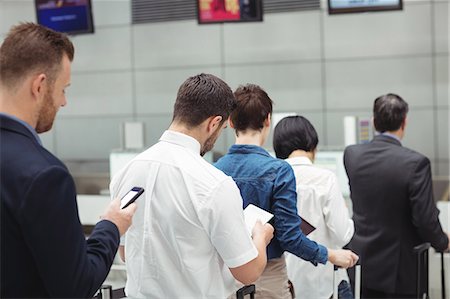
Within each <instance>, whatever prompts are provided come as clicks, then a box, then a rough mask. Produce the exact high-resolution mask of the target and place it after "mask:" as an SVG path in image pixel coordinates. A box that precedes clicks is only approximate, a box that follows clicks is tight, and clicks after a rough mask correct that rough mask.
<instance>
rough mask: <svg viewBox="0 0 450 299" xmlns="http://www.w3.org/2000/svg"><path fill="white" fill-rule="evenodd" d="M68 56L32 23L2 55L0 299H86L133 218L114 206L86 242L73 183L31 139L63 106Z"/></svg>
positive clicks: (65, 44) (55, 37)
mask: <svg viewBox="0 0 450 299" xmlns="http://www.w3.org/2000/svg"><path fill="white" fill-rule="evenodd" d="M73 55H74V49H73V45H72V43H71V42H70V40H69V39H68V38H67V37H66V36H65V35H64V34H61V33H58V32H55V31H53V30H50V29H47V28H45V27H42V26H39V25H36V24H32V23H26V24H21V25H18V26H15V27H13V28H12V29H11V31H10V32H9V34H8V36H7V37H6V39H5V40H4V42H3V44H2V45H1V47H0V199H1V207H0V210H1V225H0V227H1V242H0V243H1V260H0V263H1V264H0V265H1V275H0V276H1V283H0V296H1V297H2V298H43V297H58V298H62V297H76V298H81V297H92V296H93V295H94V293H95V292H96V290H97V289H98V288H99V287H100V286H101V284H102V283H103V281H104V280H105V278H106V276H107V274H108V272H109V269H110V267H111V265H112V262H113V259H114V256H115V254H116V251H117V248H118V246H119V238H120V235H122V234H124V233H125V231H126V230H127V229H128V227H129V226H130V224H131V218H132V216H133V214H134V211H135V210H136V204H132V205H130V206H129V208H127V209H123V210H121V209H120V208H119V205H120V201H119V200H118V199H116V200H114V201H112V203H111V204H110V206H109V207H108V209H107V210H106V212H105V214H104V215H103V216H102V220H101V221H100V222H99V223H98V224H97V225H96V226H95V228H94V230H93V232H92V235H91V236H90V238H89V239H88V240H87V241H86V239H85V236H84V234H83V230H82V227H81V224H80V219H79V217H78V209H77V202H76V191H75V184H74V181H73V179H72V177H71V176H70V174H69V171H68V170H67V168H66V167H65V166H64V164H63V163H62V162H61V161H60V160H58V158H56V157H55V156H53V155H52V154H51V153H50V152H49V151H47V150H46V149H45V148H44V147H43V146H42V144H41V141H40V139H39V136H38V135H37V134H38V133H43V132H46V131H48V130H50V129H51V127H52V124H53V121H54V119H55V115H56V113H57V111H58V109H59V107H61V106H65V105H66V98H65V89H66V87H67V86H68V85H69V84H70V65H71V61H72V59H73Z"/></svg>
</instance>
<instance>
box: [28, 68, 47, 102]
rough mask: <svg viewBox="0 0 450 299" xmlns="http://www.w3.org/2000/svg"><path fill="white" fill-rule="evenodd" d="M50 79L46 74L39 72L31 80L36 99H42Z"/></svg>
mask: <svg viewBox="0 0 450 299" xmlns="http://www.w3.org/2000/svg"><path fill="white" fill-rule="evenodd" d="M47 83H48V80H47V76H46V75H45V74H39V75H37V76H36V77H34V79H33V80H32V81H31V94H32V95H33V97H34V98H35V99H41V98H42V97H43V95H44V94H45V91H46V88H47V87H48V86H47Z"/></svg>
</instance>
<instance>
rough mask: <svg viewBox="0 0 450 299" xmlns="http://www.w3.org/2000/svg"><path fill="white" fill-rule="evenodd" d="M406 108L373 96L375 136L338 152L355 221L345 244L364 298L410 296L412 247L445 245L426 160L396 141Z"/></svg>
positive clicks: (397, 100) (398, 99)
mask: <svg viewBox="0 0 450 299" xmlns="http://www.w3.org/2000/svg"><path fill="white" fill-rule="evenodd" d="M407 112H408V104H407V103H406V102H405V101H404V100H403V99H402V98H401V97H399V96H398V95H395V94H387V95H383V96H381V97H379V98H377V99H376V100H375V102H374V107H373V123H374V126H375V129H376V130H377V131H378V132H379V133H380V134H379V135H377V136H375V137H374V138H373V140H372V141H371V142H370V143H368V144H359V145H352V146H349V147H347V148H346V149H345V153H344V164H345V168H346V171H347V175H348V178H349V183H350V191H351V194H350V196H351V199H352V202H353V220H354V222H355V234H354V236H353V239H352V241H351V242H350V245H349V247H350V248H351V249H352V250H354V251H355V252H356V253H357V254H359V255H360V256H361V264H362V295H363V297H364V298H409V297H414V294H415V286H416V262H415V261H416V259H415V255H414V252H413V247H414V246H416V245H418V244H420V243H423V242H430V243H431V245H432V246H433V247H434V248H435V249H437V250H445V249H447V248H449V239H448V236H447V234H445V233H444V232H443V231H442V228H441V224H440V222H439V218H438V215H439V210H438V209H437V207H436V204H435V203H434V201H433V193H432V181H431V169H430V161H429V160H428V158H427V157H425V156H423V155H421V154H420V153H418V152H415V151H413V150H411V149H408V148H405V147H403V146H402V144H401V142H400V141H401V139H402V138H403V135H404V133H405V127H406V114H407Z"/></svg>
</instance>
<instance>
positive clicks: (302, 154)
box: [288, 150, 315, 162]
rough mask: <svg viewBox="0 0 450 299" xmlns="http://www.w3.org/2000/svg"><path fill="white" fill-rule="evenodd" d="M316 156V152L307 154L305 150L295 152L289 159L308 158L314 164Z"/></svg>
mask: <svg viewBox="0 0 450 299" xmlns="http://www.w3.org/2000/svg"><path fill="white" fill-rule="evenodd" d="M314 156H315V151H312V152H307V151H304V150H295V151H293V152H292V153H291V154H290V155H289V157H288V158H297V157H306V158H308V159H309V160H311V162H313V161H314Z"/></svg>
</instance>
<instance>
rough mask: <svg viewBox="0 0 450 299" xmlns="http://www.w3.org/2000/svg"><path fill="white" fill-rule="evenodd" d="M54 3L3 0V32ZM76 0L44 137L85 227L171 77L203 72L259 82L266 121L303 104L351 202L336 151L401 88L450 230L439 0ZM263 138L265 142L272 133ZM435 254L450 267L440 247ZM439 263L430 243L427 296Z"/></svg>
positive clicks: (140, 142) (145, 141) (449, 110)
mask: <svg viewBox="0 0 450 299" xmlns="http://www.w3.org/2000/svg"><path fill="white" fill-rule="evenodd" d="M199 1H200V0H199ZM211 1H214V0H211ZM211 1H209V2H211ZM58 2H62V1H56V0H55V1H33V0H0V42H1V41H2V40H3V39H4V37H5V36H6V34H7V32H8V30H9V29H10V27H11V26H13V25H15V24H18V23H19V22H38V18H39V19H40V20H43V18H44V17H45V16H44V15H43V14H42V9H45V8H46V6H45V5H58ZM68 2H71V1H68ZM82 2H84V3H89V4H90V9H91V10H90V14H91V16H92V19H90V16H89V15H88V16H87V18H88V19H90V21H89V20H88V21H89V22H88V23H89V24H88V25H89V26H88V27H87V28H81V29H80V30H79V31H78V32H77V31H74V32H73V33H72V34H70V39H71V40H72V42H73V43H74V46H75V59H74V61H73V64H72V80H71V86H70V87H69V88H68V89H67V99H68V103H67V105H66V106H65V107H62V108H61V110H60V112H59V114H58V115H57V118H56V121H55V124H54V127H53V129H52V130H51V131H50V132H47V133H44V134H41V136H40V137H41V139H42V141H43V143H44V146H45V147H46V148H47V149H49V150H50V151H51V152H52V153H53V154H55V155H56V156H57V157H58V158H60V159H61V160H62V161H63V162H64V163H65V164H66V165H67V166H68V168H69V170H70V173H71V174H72V175H73V177H74V179H75V183H76V187H77V193H78V209H79V214H80V219H81V222H82V224H83V226H84V227H85V230H86V231H87V232H88V231H89V229H91V228H92V226H93V225H95V223H96V222H97V221H98V219H99V215H100V214H101V213H102V212H103V210H104V209H105V207H106V206H107V204H108V202H109V201H110V196H109V190H108V188H109V182H110V179H111V177H112V176H113V175H114V173H116V172H117V171H118V170H119V169H120V168H122V167H123V166H124V165H125V164H126V163H127V162H128V161H129V160H130V159H132V158H133V157H135V156H136V155H137V154H138V153H139V152H142V151H143V150H144V149H146V148H148V147H149V146H151V145H153V144H155V143H156V142H157V141H158V140H159V138H160V136H161V134H162V133H163V132H164V130H166V129H167V128H168V126H169V125H170V123H171V120H172V110H173V105H174V102H175V98H176V92H177V89H178V87H179V86H180V84H181V83H182V82H183V81H184V80H185V79H186V78H187V77H189V76H192V75H195V74H199V73H211V74H214V75H216V76H218V77H220V78H222V79H223V80H224V81H225V82H227V83H228V84H229V85H230V87H231V89H233V90H234V89H236V88H237V87H238V86H239V85H241V84H246V83H255V84H258V85H260V86H262V87H263V88H264V89H265V90H266V91H267V93H268V94H269V95H270V97H271V99H272V100H273V101H274V111H273V123H274V124H275V123H276V122H277V121H279V120H280V119H281V118H283V117H284V116H287V115H303V116H305V117H307V118H308V119H309V120H310V121H311V123H312V124H313V125H314V127H315V128H316V130H317V133H318V136H319V147H318V154H317V159H316V163H317V164H318V165H320V166H322V167H325V168H328V169H331V170H332V171H333V172H335V173H336V175H337V177H338V180H339V185H340V187H341V190H342V192H343V194H344V197H345V198H346V200H347V202H348V204H349V209H350V213H351V201H350V192H349V187H348V179H347V176H346V173H345V169H344V166H343V160H342V157H343V150H344V148H345V147H346V146H347V145H350V144H355V143H364V142H368V141H369V140H371V138H372V137H373V136H374V134H375V132H374V130H373V127H372V120H371V117H372V105H373V101H374V99H375V98H377V97H378V96H380V95H382V94H386V93H390V92H392V93H396V94H398V95H400V96H401V97H403V98H404V99H405V100H406V101H407V102H408V103H409V111H410V112H409V113H408V123H407V128H406V133H405V138H404V139H403V145H404V146H406V147H409V148H411V149H413V150H415V151H418V152H420V153H422V154H424V155H426V156H427V157H428V158H429V159H430V161H431V167H432V175H433V187H434V190H433V191H434V199H435V200H436V201H437V205H438V208H439V209H440V211H441V214H440V219H441V223H442V225H443V227H444V230H446V231H450V205H449V178H450V169H449V168H450V167H449V165H450V156H449V151H450V138H449V136H450V134H449V117H450V100H449V92H450V84H449V46H450V42H449V36H450V30H449V29H450V23H449V16H450V1H449V0H403V1H402V2H401V3H402V5H401V7H400V8H398V7H397V8H395V9H391V10H380V11H357V10H356V11H344V12H341V11H339V9H338V8H337V9H336V10H337V11H330V8H329V5H331V4H330V2H333V1H326V0H285V1H278V0H261V2H262V7H259V8H258V9H260V11H259V12H258V13H260V15H256V17H255V18H252V17H253V15H250V19H248V20H246V19H245V18H244V17H245V16H242V15H241V17H242V18H244V19H233V18H232V19H230V20H228V21H227V20H225V22H223V20H221V19H220V18H219V19H217V20H216V19H208V16H207V17H205V18H202V16H201V15H200V12H201V10H202V7H201V4H199V3H198V2H197V1H196V0H91V1H82ZM200 2H203V5H205V4H204V2H205V1H200ZM206 2H208V1H206ZM227 2H229V1H227ZM258 2H259V1H258ZM363 2H364V1H363ZM369 2H370V1H369ZM375 2H376V1H375ZM390 2H396V1H390ZM42 3H44V4H45V5H44V4H42ZM55 3H56V4H55ZM39 5H41V7H40V6H39ZM42 5H44V6H42ZM203 8H204V7H203ZM238 8H239V7H238ZM50 18H51V17H50ZM234 141H235V138H234V131H233V130H232V129H231V128H227V129H225V131H224V133H223V134H222V136H221V137H220V138H219V139H218V141H217V142H216V145H215V147H214V149H213V150H212V151H211V152H210V153H208V154H207V155H206V156H205V159H207V160H208V161H209V162H214V161H216V160H217V159H218V158H219V157H221V156H222V155H224V154H225V153H226V152H227V150H228V148H229V147H230V146H231V145H232V144H233V143H234ZM265 148H266V149H267V150H268V151H269V152H270V153H272V154H274V150H273V148H272V135H270V137H269V140H268V141H267V142H266V144H265ZM444 264H445V270H446V272H447V277H449V275H450V255H449V254H448V253H447V254H446V255H445V263H444ZM440 271H441V261H440V255H439V254H437V253H435V252H434V251H433V250H431V252H430V295H431V298H440V294H441V281H440ZM125 280H126V268H125V265H124V263H123V262H122V261H121V260H120V259H119V258H118V257H116V259H115V262H114V265H113V267H112V269H111V271H110V274H109V276H108V278H107V280H106V281H105V284H109V285H112V286H113V288H121V287H124V285H125ZM447 294H450V283H448V281H447Z"/></svg>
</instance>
